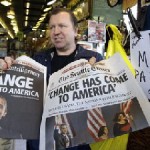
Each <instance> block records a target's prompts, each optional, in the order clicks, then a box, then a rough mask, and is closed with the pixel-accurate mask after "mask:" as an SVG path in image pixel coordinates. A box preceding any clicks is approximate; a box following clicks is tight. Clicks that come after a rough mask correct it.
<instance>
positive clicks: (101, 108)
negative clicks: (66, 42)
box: [40, 54, 150, 150]
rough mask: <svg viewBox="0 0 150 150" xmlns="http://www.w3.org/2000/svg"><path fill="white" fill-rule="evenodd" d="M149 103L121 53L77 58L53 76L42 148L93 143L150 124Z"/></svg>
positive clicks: (49, 86)
mask: <svg viewBox="0 0 150 150" xmlns="http://www.w3.org/2000/svg"><path fill="white" fill-rule="evenodd" d="M149 110H150V105H149V103H148V100H147V97H146V96H145V94H144V93H143V91H142V90H141V87H140V86H139V85H138V83H137V81H136V80H135V79H134V77H133V75H132V74H131V72H130V70H129V69H128V67H127V65H126V64H125V62H124V61H123V59H122V58H121V56H120V55H119V54H115V55H114V56H113V57H111V58H110V59H108V60H103V61H101V62H100V63H98V64H97V65H94V66H91V65H90V64H89V63H88V61H87V60H84V59H81V60H77V61H75V62H73V63H71V64H69V65H67V66H66V67H64V68H63V69H61V70H59V71H58V72H55V73H54V74H52V75H51V77H50V79H49V85H48V89H47V93H46V97H45V106H44V111H43V116H42V123H41V128H40V150H49V149H50V150H59V149H65V148H67V147H74V146H78V145H82V144H89V143H94V142H97V141H102V140H105V139H108V138H113V137H116V136H120V135H122V134H125V133H129V132H133V131H136V130H140V129H142V128H145V127H147V126H149V124H150V115H149Z"/></svg>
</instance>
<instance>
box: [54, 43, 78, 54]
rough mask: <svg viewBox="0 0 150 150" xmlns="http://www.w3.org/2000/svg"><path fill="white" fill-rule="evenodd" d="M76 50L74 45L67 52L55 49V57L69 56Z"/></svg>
mask: <svg viewBox="0 0 150 150" xmlns="http://www.w3.org/2000/svg"><path fill="white" fill-rule="evenodd" d="M75 49H76V45H74V46H73V47H72V48H70V49H68V50H59V49H56V52H57V55H59V56H69V55H70V54H72V53H73V52H74V51H75Z"/></svg>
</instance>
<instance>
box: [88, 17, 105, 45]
mask: <svg viewBox="0 0 150 150" xmlns="http://www.w3.org/2000/svg"><path fill="white" fill-rule="evenodd" d="M88 42H92V43H105V42H106V24H105V23H103V22H99V23H98V22H97V21H95V20H88Z"/></svg>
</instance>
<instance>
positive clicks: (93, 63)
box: [88, 57, 105, 66]
mask: <svg viewBox="0 0 150 150" xmlns="http://www.w3.org/2000/svg"><path fill="white" fill-rule="evenodd" d="M88 62H89V64H90V65H91V66H96V65H105V64H104V62H103V60H101V61H99V62H96V58H95V57H91V58H90V59H89V61H88Z"/></svg>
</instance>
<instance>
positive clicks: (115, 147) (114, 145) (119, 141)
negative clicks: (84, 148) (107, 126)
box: [90, 134, 128, 150]
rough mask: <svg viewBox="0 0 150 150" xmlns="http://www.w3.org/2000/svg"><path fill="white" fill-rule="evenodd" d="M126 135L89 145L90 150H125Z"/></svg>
mask: <svg viewBox="0 0 150 150" xmlns="http://www.w3.org/2000/svg"><path fill="white" fill-rule="evenodd" d="M127 143H128V134H124V135H122V136H118V137H115V138H111V139H108V140H105V141H103V142H97V143H94V144H91V145H90V148H91V150H126V148H127Z"/></svg>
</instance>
